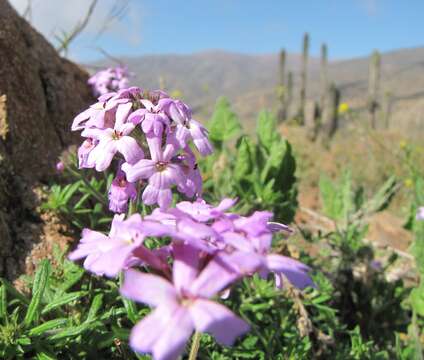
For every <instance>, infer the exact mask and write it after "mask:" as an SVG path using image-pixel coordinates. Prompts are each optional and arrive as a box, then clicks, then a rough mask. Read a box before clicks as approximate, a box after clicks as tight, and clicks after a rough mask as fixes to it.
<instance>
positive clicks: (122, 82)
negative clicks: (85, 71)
mask: <svg viewBox="0 0 424 360" xmlns="http://www.w3.org/2000/svg"><path fill="white" fill-rule="evenodd" d="M128 76H129V74H128V70H127V68H126V67H123V66H117V67H115V68H108V69H106V70H102V71H99V72H97V73H96V74H94V75H93V76H92V77H90V78H89V79H88V84H89V85H90V86H91V87H92V90H93V94H94V96H100V95H103V94H106V93H109V92H111V91H117V90H119V89H123V88H126V87H127V86H128Z"/></svg>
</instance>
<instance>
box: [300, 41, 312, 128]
mask: <svg viewBox="0 0 424 360" xmlns="http://www.w3.org/2000/svg"><path fill="white" fill-rule="evenodd" d="M308 53H309V34H308V33H305V34H304V35H303V53H302V70H301V74H300V95H299V109H298V113H297V121H298V123H299V125H304V123H305V102H306V80H307V72H308Z"/></svg>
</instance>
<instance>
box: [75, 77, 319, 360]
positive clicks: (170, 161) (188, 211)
mask: <svg viewBox="0 0 424 360" xmlns="http://www.w3.org/2000/svg"><path fill="white" fill-rule="evenodd" d="M121 70H122V69H121ZM121 70H120V71H117V69H108V70H106V71H105V72H103V73H98V74H96V76H95V77H93V78H92V79H90V82H91V83H92V84H93V86H94V89H95V91H97V93H99V94H101V95H100V97H99V98H98V102H97V103H95V104H94V105H92V106H90V107H89V108H88V109H87V110H85V111H84V112H82V113H81V114H79V115H78V116H77V117H75V119H74V121H73V124H72V130H73V131H81V136H82V137H83V138H84V141H83V143H82V145H81V146H80V147H79V149H78V162H79V167H80V168H93V169H95V170H97V171H105V170H106V169H108V168H109V167H110V166H111V164H112V161H113V160H114V159H116V165H117V168H118V170H117V173H116V176H115V178H114V179H113V181H112V183H111V186H110V188H109V194H108V197H109V209H110V210H111V211H113V212H115V213H117V214H116V215H115V216H114V218H113V220H112V224H111V229H110V232H109V234H108V235H105V234H103V233H100V232H97V231H94V230H90V229H84V230H83V232H82V238H81V240H80V243H79V245H78V246H77V248H76V249H75V250H74V251H73V252H71V253H70V255H69V258H70V259H71V260H80V259H84V267H85V269H87V270H88V271H90V272H92V273H94V274H96V275H101V276H107V277H111V278H113V277H116V276H118V275H119V274H120V273H123V274H124V282H123V284H122V286H121V290H120V291H121V295H122V296H124V297H126V298H129V299H132V300H134V301H137V302H141V303H144V304H147V305H149V306H151V307H153V308H155V309H154V310H153V311H152V312H151V313H150V315H148V316H147V317H145V318H143V319H142V320H141V321H140V322H139V323H138V324H136V326H135V327H134V328H133V330H132V332H131V335H130V345H131V347H132V348H133V349H134V350H135V351H137V352H141V353H152V354H153V357H154V359H156V360H165V359H166V360H172V359H176V358H178V356H179V355H180V354H181V353H182V352H183V350H184V347H185V344H186V342H187V340H188V339H189V337H190V336H191V334H192V333H193V331H197V332H208V333H210V334H212V335H213V336H214V337H215V338H216V340H217V341H218V342H220V343H222V344H224V345H231V344H232V343H233V342H234V340H235V339H236V338H237V337H238V336H239V335H241V334H243V333H245V332H246V331H248V330H249V325H248V324H247V323H246V322H245V321H244V320H242V319H240V318H239V317H238V316H237V315H235V314H234V313H233V312H231V311H230V310H229V309H227V308H226V307H225V306H223V305H221V304H219V303H218V302H216V301H214V300H213V299H214V298H215V297H217V296H219V295H221V297H222V296H223V295H224V294H228V293H229V291H230V287H231V285H233V284H234V283H235V282H237V281H239V280H240V279H242V278H244V277H250V276H252V275H253V274H258V275H259V276H261V277H262V278H268V277H269V276H272V277H273V278H274V279H275V283H276V286H277V287H279V288H281V287H283V286H284V284H286V283H287V281H288V282H290V283H291V284H293V285H295V286H297V287H299V288H304V287H307V286H313V282H312V280H311V278H310V277H309V275H308V272H309V268H308V267H307V266H306V265H304V264H302V263H300V262H298V261H296V260H293V259H290V258H288V257H285V256H282V255H279V254H273V253H272V252H271V243H272V236H273V233H274V232H284V233H286V234H288V233H290V232H291V230H290V229H289V228H288V227H287V226H286V225H283V224H280V223H277V222H272V221H271V218H272V213H270V212H267V211H257V212H255V213H253V214H252V215H251V216H247V217H246V216H240V215H238V214H236V213H231V212H229V209H230V208H231V207H233V205H234V204H235V202H236V201H235V200H233V199H224V200H222V201H221V203H220V204H219V205H218V206H212V205H210V204H208V203H206V202H205V201H204V200H202V199H201V195H202V177H201V174H200V172H199V170H198V167H197V161H196V154H195V152H198V153H200V155H202V156H206V155H209V154H211V153H212V146H211V144H210V142H209V139H208V133H207V130H206V129H205V128H204V127H203V126H202V125H201V124H200V123H199V122H197V121H196V120H194V119H193V117H192V112H191V110H190V108H189V107H188V106H187V105H186V104H184V103H183V102H182V101H180V100H175V99H172V98H170V97H169V96H168V94H166V93H165V92H163V91H159V90H156V91H150V92H149V91H144V90H142V89H140V88H138V87H130V88H126V89H120V87H121V86H122V82H123V81H124V80H123V79H124V78H125V76H124V73H123V72H121ZM118 89H119V90H118ZM110 90H116V91H115V92H109V91H110ZM173 190H177V191H178V192H179V193H181V194H183V195H184V196H185V197H187V198H195V200H194V201H182V202H179V203H177V204H176V206H175V207H170V205H171V203H172V195H173V194H172V191H173ZM139 191H140V192H142V194H141V200H142V201H143V203H144V204H146V205H155V204H157V205H159V207H156V208H155V209H154V210H153V212H152V213H151V214H149V215H146V216H144V217H142V216H141V215H140V214H137V213H136V214H133V215H131V216H126V215H125V214H123V213H125V212H126V211H127V210H128V202H129V200H132V201H134V202H135V203H136V204H137V202H138V199H139V195H138V192H139ZM152 239H156V241H152ZM157 239H161V240H160V241H159V242H158V241H157ZM152 243H155V244H157V243H160V244H161V245H160V246H156V247H154V246H152Z"/></svg>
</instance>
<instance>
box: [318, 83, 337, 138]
mask: <svg viewBox="0 0 424 360" xmlns="http://www.w3.org/2000/svg"><path fill="white" fill-rule="evenodd" d="M339 102H340V91H339V89H337V87H336V85H335V84H334V83H332V84H331V85H330V86H329V88H328V90H327V94H326V96H325V101H324V103H325V105H324V109H323V111H322V117H321V121H322V130H323V137H322V139H323V142H324V143H327V142H328V141H329V140H330V139H331V138H332V137H333V136H334V134H335V133H336V131H337V128H338V125H339V117H338V115H339V114H338V112H339Z"/></svg>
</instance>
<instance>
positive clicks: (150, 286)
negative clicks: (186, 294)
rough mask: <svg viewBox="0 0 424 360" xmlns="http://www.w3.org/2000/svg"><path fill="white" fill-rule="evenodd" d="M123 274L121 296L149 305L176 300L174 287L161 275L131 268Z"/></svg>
mask: <svg viewBox="0 0 424 360" xmlns="http://www.w3.org/2000/svg"><path fill="white" fill-rule="evenodd" d="M124 274H125V276H124V283H123V284H122V286H121V289H120V292H121V295H122V296H125V297H126V298H128V299H131V300H134V301H138V302H141V303H145V304H148V305H150V306H159V305H160V304H165V303H173V302H175V301H176V292H175V289H174V287H173V286H172V284H171V283H170V282H169V281H167V280H165V279H164V278H163V277H161V276H158V275H152V274H145V273H141V272H139V271H136V270H132V269H129V270H127V271H125V273H124Z"/></svg>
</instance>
